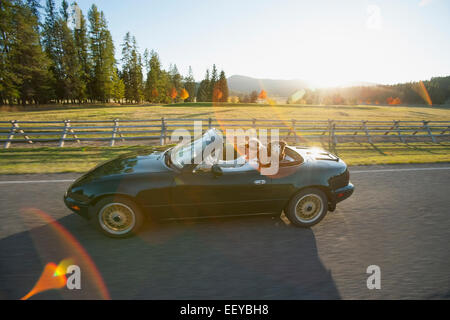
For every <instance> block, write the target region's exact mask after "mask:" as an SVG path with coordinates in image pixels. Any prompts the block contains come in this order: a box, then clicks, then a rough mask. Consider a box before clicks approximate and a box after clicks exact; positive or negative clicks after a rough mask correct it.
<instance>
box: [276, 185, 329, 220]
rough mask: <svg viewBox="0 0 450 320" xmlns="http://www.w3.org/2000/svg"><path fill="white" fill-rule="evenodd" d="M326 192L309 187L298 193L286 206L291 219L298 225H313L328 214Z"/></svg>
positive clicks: (288, 216)
mask: <svg viewBox="0 0 450 320" xmlns="http://www.w3.org/2000/svg"><path fill="white" fill-rule="evenodd" d="M327 211H328V200H327V196H326V194H325V193H324V192H323V191H322V190H319V189H316V188H308V189H304V190H302V191H300V192H299V193H297V194H296V195H295V196H294V197H293V198H292V199H291V201H290V202H289V204H288V206H287V208H286V212H285V213H286V216H287V218H288V219H289V221H290V222H291V223H292V224H294V225H296V226H298V227H304V228H308V227H312V226H313V225H315V224H317V223H319V222H320V221H321V220H322V219H323V218H324V217H325V215H326V214H327Z"/></svg>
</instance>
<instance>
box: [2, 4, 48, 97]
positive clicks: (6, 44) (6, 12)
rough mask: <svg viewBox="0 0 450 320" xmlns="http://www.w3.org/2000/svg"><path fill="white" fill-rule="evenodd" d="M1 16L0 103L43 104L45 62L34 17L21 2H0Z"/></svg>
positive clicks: (35, 17) (46, 63) (46, 77)
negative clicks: (0, 101)
mask: <svg viewBox="0 0 450 320" xmlns="http://www.w3.org/2000/svg"><path fill="white" fill-rule="evenodd" d="M0 17H1V22H0V31H1V32H0V33H1V35H0V48H1V49H2V50H1V52H2V55H1V62H0V63H1V65H0V66H1V69H0V78H1V79H2V81H1V84H0V97H1V100H2V102H5V101H6V100H7V101H8V102H9V103H13V102H19V103H22V104H25V103H40V102H45V97H46V95H48V92H47V90H48V87H47V83H48V82H47V81H48V72H47V68H48V60H47V59H46V56H45V54H44V53H43V51H42V47H41V43H40V39H39V33H38V31H37V30H38V20H37V16H36V15H35V14H34V13H33V12H32V10H31V8H30V7H29V6H28V5H27V4H23V3H22V2H21V1H2V2H1V3H0Z"/></svg>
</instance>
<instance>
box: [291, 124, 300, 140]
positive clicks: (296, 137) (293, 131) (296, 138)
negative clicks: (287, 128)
mask: <svg viewBox="0 0 450 320" xmlns="http://www.w3.org/2000/svg"><path fill="white" fill-rule="evenodd" d="M292 133H293V134H294V137H295V143H297V142H299V138H298V136H297V132H296V131H295V119H292Z"/></svg>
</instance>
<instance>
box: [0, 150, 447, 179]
mask: <svg viewBox="0 0 450 320" xmlns="http://www.w3.org/2000/svg"><path fill="white" fill-rule="evenodd" d="M142 148H145V149H147V150H148V152H151V150H153V148H151V147H148V146H132V147H128V146H127V147H67V148H56V147H55V148H12V149H0V174H19V173H59V172H80V173H81V172H86V171H87V170H89V169H90V168H92V167H94V166H95V165H97V164H98V163H100V162H103V161H106V160H109V159H111V158H113V157H115V156H118V155H120V154H124V153H128V152H132V151H135V150H138V149H142ZM336 153H337V154H338V155H339V156H340V157H341V158H342V159H343V160H344V161H345V162H346V163H347V164H348V165H368V164H395V163H431V162H450V143H441V144H431V143H411V144H403V143H380V144H377V145H376V146H372V145H370V144H359V143H347V144H339V145H338V148H337V150H336Z"/></svg>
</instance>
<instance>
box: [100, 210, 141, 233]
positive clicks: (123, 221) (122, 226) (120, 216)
mask: <svg viewBox="0 0 450 320" xmlns="http://www.w3.org/2000/svg"><path fill="white" fill-rule="evenodd" d="M98 219H99V222H100V225H101V227H102V228H103V229H104V230H105V231H107V232H108V233H111V234H115V235H121V234H125V233H127V232H129V231H130V230H132V229H133V227H134V225H135V224H136V218H135V215H134V211H133V210H132V209H131V208H130V207H128V206H127V205H125V204H123V203H108V204H107V205H105V206H104V207H103V208H102V209H101V210H100V213H99V215H98Z"/></svg>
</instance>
